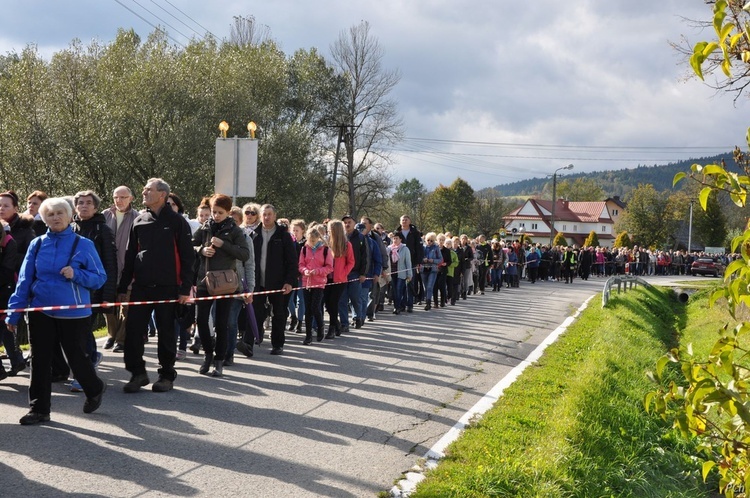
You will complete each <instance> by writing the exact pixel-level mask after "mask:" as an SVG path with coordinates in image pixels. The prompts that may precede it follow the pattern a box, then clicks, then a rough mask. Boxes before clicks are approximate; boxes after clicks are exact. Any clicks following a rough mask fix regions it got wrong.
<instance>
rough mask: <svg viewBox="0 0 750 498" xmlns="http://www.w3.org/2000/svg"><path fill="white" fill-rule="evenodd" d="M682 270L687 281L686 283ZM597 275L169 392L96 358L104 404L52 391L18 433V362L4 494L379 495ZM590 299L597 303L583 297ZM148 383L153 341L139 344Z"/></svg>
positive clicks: (479, 300)
mask: <svg viewBox="0 0 750 498" xmlns="http://www.w3.org/2000/svg"><path fill="white" fill-rule="evenodd" d="M688 278H689V277H688ZM603 284H604V279H596V278H594V279H593V280H589V281H588V282H583V281H581V280H576V281H575V283H574V284H572V285H566V284H563V283H558V282H541V283H537V284H534V285H531V284H529V283H527V282H522V283H521V287H520V288H518V289H506V288H503V289H502V291H501V292H487V293H486V295H484V296H480V295H477V296H471V297H469V299H467V300H466V301H461V302H460V303H459V304H458V305H456V306H454V307H452V306H450V305H449V306H448V307H447V308H445V309H439V310H435V309H433V310H432V311H429V312H425V311H422V310H421V308H415V312H414V313H412V314H405V313H404V314H402V315H400V316H394V315H392V314H391V313H390V310H389V308H386V310H387V311H386V312H383V313H380V314H378V315H377V320H376V321H375V322H367V323H366V324H365V326H364V327H363V328H362V329H360V330H354V329H352V332H351V333H350V334H348V335H344V336H342V337H339V338H336V339H335V340H333V341H323V342H322V343H315V342H314V343H313V344H312V345H311V346H303V345H302V339H303V335H302V334H295V333H292V332H288V333H287V346H286V347H285V354H284V355H283V356H271V355H269V354H268V353H269V345H268V342H269V341H266V342H264V343H263V345H262V346H261V347H258V348H256V355H255V357H254V358H253V359H245V358H244V357H241V355H240V356H238V357H237V361H236V363H235V366H234V367H227V368H225V370H224V372H225V376H224V377H223V378H221V379H216V378H210V377H205V376H201V375H198V373H197V370H198V367H199V365H200V363H201V357H199V356H197V355H192V354H189V356H188V359H187V360H186V361H182V362H178V363H177V370H178V378H177V381H176V383H175V390H173V391H171V392H168V393H154V392H151V390H150V386H147V387H146V388H145V389H144V390H143V391H142V392H140V393H137V394H125V393H123V392H122V386H123V384H124V383H125V382H126V381H127V380H128V378H129V377H128V374H127V372H126V371H125V369H124V366H123V360H122V355H120V354H116V353H111V352H105V358H104V361H103V363H102V364H101V366H100V367H99V371H100V375H101V376H102V378H103V379H105V380H106V381H107V383H108V385H109V389H108V391H107V393H106V394H105V396H104V401H103V403H102V406H101V408H100V409H99V410H98V411H97V412H95V413H94V414H91V415H85V414H83V412H82V405H83V401H84V397H83V394H80V393H79V394H76V393H71V392H70V391H69V388H68V387H67V386H66V385H64V384H54V385H53V399H52V402H53V406H52V414H51V417H52V420H51V422H49V423H47V424H43V425H38V426H30V427H24V426H20V425H19V424H18V419H19V417H20V416H21V415H23V414H24V413H26V411H27V406H28V405H27V392H28V371H26V372H23V373H22V374H20V375H19V376H18V377H15V378H8V379H6V380H4V381H0V404H1V406H2V408H1V409H0V483H2V493H3V494H5V493H8V494H11V493H13V494H16V493H18V494H20V495H25V496H35V497H42V496H65V495H74V496H107V497H109V496H117V497H136V496H168V495H176V496H204V495H213V496H226V495H237V496H264V497H265V496H293V497H305V496H327V497H362V496H376V495H377V493H378V492H380V491H384V490H388V489H390V488H391V487H392V486H393V483H394V482H395V481H396V480H398V479H399V478H400V477H401V474H402V473H403V472H406V471H407V470H409V469H410V468H411V467H412V466H413V465H414V464H415V463H416V462H417V461H418V460H419V459H420V458H421V457H423V456H424V455H425V453H427V451H428V450H429V449H430V447H431V446H432V445H433V444H435V442H436V441H437V440H439V439H440V438H441V437H442V436H443V435H444V434H445V433H446V432H447V431H448V430H449V429H450V428H451V427H453V425H454V424H455V423H456V421H458V420H459V418H461V416H462V415H463V414H464V413H465V412H466V411H467V410H468V409H469V408H471V407H472V406H473V405H474V404H475V403H476V402H477V401H478V400H479V399H480V398H481V397H482V396H483V395H484V394H485V393H486V392H487V391H488V390H490V389H491V388H492V386H494V385H495V384H496V383H497V382H498V381H499V380H500V379H501V378H502V377H503V376H504V375H505V374H507V373H508V372H509V371H510V370H511V369H512V368H513V367H514V366H515V365H517V364H518V363H519V362H520V361H521V360H523V359H524V358H525V357H526V356H527V355H528V354H529V353H530V352H531V351H533V350H534V348H536V346H537V345H538V344H539V343H541V342H542V341H543V340H544V338H545V337H546V336H547V335H548V334H549V333H550V332H551V331H553V330H554V329H555V328H556V327H557V326H558V325H559V324H560V323H561V322H562V321H563V320H564V319H565V318H566V317H568V316H570V315H571V314H572V313H573V312H574V311H575V310H576V309H577V308H578V307H579V306H580V304H581V303H582V302H583V301H585V300H586V299H587V298H588V297H590V296H591V295H592V294H594V293H596V292H600V291H601V289H602V286H603ZM592 305H599V304H598V302H597V301H592ZM146 352H147V363H148V369H149V375H150V377H151V380H152V381H154V380H156V378H157V375H156V347H155V344H154V341H153V340H152V341H151V343H150V344H148V345H147V347H146Z"/></svg>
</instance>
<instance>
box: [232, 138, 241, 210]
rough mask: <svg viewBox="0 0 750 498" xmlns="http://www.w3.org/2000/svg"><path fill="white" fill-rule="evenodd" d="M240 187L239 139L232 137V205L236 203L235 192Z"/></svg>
mask: <svg viewBox="0 0 750 498" xmlns="http://www.w3.org/2000/svg"><path fill="white" fill-rule="evenodd" d="M239 187H240V139H239V138H237V136H236V135H235V137H234V182H233V186H232V205H235V204H237V193H238V192H239Z"/></svg>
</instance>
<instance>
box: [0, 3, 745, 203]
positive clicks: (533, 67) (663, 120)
mask: <svg viewBox="0 0 750 498" xmlns="http://www.w3.org/2000/svg"><path fill="white" fill-rule="evenodd" d="M237 15H241V16H254V18H255V19H256V21H257V22H258V23H259V24H261V25H264V26H267V28H268V30H269V32H270V36H271V38H272V39H274V40H275V41H276V42H277V43H278V44H279V46H280V47H281V49H282V50H283V51H284V52H285V53H286V54H288V55H291V54H292V53H294V51H295V50H297V49H299V48H305V49H309V48H312V47H316V48H317V49H318V50H319V51H320V53H322V54H323V55H324V56H326V57H327V58H329V59H330V47H331V44H332V43H333V42H334V41H335V40H336V39H337V38H338V37H339V34H340V33H341V32H342V31H345V30H348V29H349V28H350V27H352V26H354V25H357V24H359V23H360V22H361V21H367V22H369V23H370V34H371V35H372V36H373V37H375V38H376V39H377V40H378V43H379V44H380V46H381V48H382V49H383V51H384V58H383V66H384V68H386V69H388V70H391V69H396V70H398V71H399V72H400V74H401V80H400V82H399V84H398V85H397V86H396V88H395V89H394V91H393V94H392V97H393V99H394V100H395V101H396V102H397V104H398V110H399V112H400V115H401V117H402V119H403V123H404V129H403V131H404V137H405V138H404V140H403V142H402V143H400V144H398V145H396V146H395V147H394V148H393V151H392V158H393V160H394V164H393V166H392V168H391V173H392V175H393V179H394V181H395V183H399V182H400V181H402V180H405V179H411V178H417V179H419V180H420V181H421V182H422V184H424V185H425V186H426V187H427V188H428V189H433V188H435V187H436V186H438V185H439V184H443V185H449V184H450V183H452V182H453V181H454V180H455V179H456V178H457V177H461V178H462V179H464V180H466V181H467V182H468V183H469V184H470V185H471V186H472V187H473V188H474V189H475V190H478V189H481V188H485V187H492V186H495V185H499V184H505V183H511V182H515V181H519V180H523V179H527V178H534V177H537V178H539V177H545V176H547V175H551V174H553V173H554V172H555V171H556V170H558V169H559V168H562V167H565V166H567V165H569V164H573V165H574V168H573V169H572V170H570V171H569V172H568V171H561V172H560V173H559V174H564V173H583V172H591V171H602V170H610V169H623V168H633V167H636V166H638V165H648V166H652V165H655V164H667V163H669V162H675V161H678V160H684V159H690V158H700V157H706V156H712V155H716V154H719V153H722V152H729V151H731V150H732V149H733V148H734V146H741V147H742V148H743V149H746V148H747V143H746V141H745V133H746V131H747V129H748V126H750V119H748V117H747V111H748V103H747V102H746V99H744V98H740V99H738V100H737V101H736V102H735V101H734V99H733V97H732V95H729V94H725V93H717V92H716V91H715V90H713V89H712V88H710V87H708V86H707V85H706V84H704V83H702V82H700V81H699V80H697V79H696V78H689V76H690V74H691V73H690V72H689V70H688V66H687V65H686V63H685V61H684V60H683V59H682V58H681V56H680V55H679V54H678V53H677V52H676V51H675V50H674V49H673V48H672V47H671V46H670V42H680V41H681V40H682V39H683V38H684V39H685V40H686V41H687V43H688V44H689V45H690V46H692V45H693V44H694V43H695V42H697V41H700V40H707V39H709V38H710V37H711V35H712V34H713V33H712V31H701V30H700V29H699V28H697V27H696V26H695V25H694V24H693V23H690V22H688V21H687V20H689V19H692V20H707V19H710V18H711V17H712V13H711V7H710V6H707V5H705V4H704V2H703V0H660V1H658V2H655V1H653V0H609V1H606V2H605V1H601V0H576V1H575V2H561V1H559V0H556V1H553V0H535V1H533V2H509V1H507V0H472V1H468V0H453V1H451V2H448V1H445V0H409V1H404V0H380V1H379V2H361V1H357V0H318V1H316V2H312V1H308V0H276V1H272V2H271V1H263V2H261V1H257V0H244V1H223V2H213V1H212V2H207V1H205V0H67V1H60V0H25V1H24V2H20V1H10V2H3V9H2V14H1V15H0V53H2V54H5V53H7V52H13V51H15V52H20V51H21V50H23V49H24V48H25V47H26V46H27V45H28V44H35V45H36V46H37V48H38V50H39V52H40V53H41V54H42V55H43V56H45V57H48V56H50V55H51V54H53V53H54V52H55V51H58V50H60V49H63V48H66V47H67V46H68V45H69V44H70V42H71V41H72V40H73V39H76V38H77V39H79V40H81V41H82V42H83V43H84V44H87V43H89V42H91V41H92V40H94V39H96V40H98V41H100V42H109V41H111V40H113V39H114V37H115V35H116V33H117V29H118V28H125V29H130V28H133V29H135V31H136V32H137V33H138V34H139V35H141V37H142V39H145V38H146V36H147V35H148V34H149V33H150V32H151V31H153V29H154V26H162V27H164V28H165V29H166V31H167V32H168V33H169V34H170V36H171V38H172V39H173V42H174V43H175V44H177V43H187V41H188V39H189V38H190V37H201V36H203V35H204V34H205V33H206V31H208V32H210V33H212V34H213V35H214V36H216V37H217V38H218V39H225V38H228V37H229V34H230V27H231V25H232V22H233V16H237ZM709 79H710V78H709Z"/></svg>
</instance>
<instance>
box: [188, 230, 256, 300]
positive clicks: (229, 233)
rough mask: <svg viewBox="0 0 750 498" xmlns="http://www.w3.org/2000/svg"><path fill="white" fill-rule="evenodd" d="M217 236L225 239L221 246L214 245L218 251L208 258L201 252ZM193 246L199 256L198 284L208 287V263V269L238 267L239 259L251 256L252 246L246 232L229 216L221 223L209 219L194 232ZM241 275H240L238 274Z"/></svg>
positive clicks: (243, 259) (198, 285)
mask: <svg viewBox="0 0 750 498" xmlns="http://www.w3.org/2000/svg"><path fill="white" fill-rule="evenodd" d="M212 237H216V238H219V239H221V240H223V241H224V244H223V245H222V246H221V247H214V249H216V252H215V253H214V255H213V257H211V258H208V257H206V256H203V255H202V254H201V251H202V250H203V248H204V247H210V246H211V238H212ZM192 244H193V248H194V249H195V257H196V258H198V268H197V271H196V275H195V278H196V285H197V287H199V288H203V289H205V288H206V280H205V277H206V265H208V270H231V269H236V268H237V261H247V260H248V258H250V246H249V245H248V243H247V238H246V237H245V233H244V232H243V231H242V229H241V228H240V227H238V226H237V225H236V224H235V222H234V219H233V218H232V217H231V216H228V217H227V218H226V219H225V220H224V221H222V222H221V223H216V222H214V221H213V220H208V221H207V222H206V223H204V224H203V226H202V227H200V228H199V229H198V230H196V231H195V234H193V241H192ZM238 276H239V275H238Z"/></svg>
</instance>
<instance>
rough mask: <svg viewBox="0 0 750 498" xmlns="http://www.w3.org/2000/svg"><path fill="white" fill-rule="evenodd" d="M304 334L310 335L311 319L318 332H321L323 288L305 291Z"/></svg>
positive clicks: (322, 322)
mask: <svg viewBox="0 0 750 498" xmlns="http://www.w3.org/2000/svg"><path fill="white" fill-rule="evenodd" d="M304 296H305V332H306V333H308V334H309V333H312V323H313V318H315V325H316V326H317V328H318V330H322V329H323V327H324V324H325V322H324V321H323V288H322V287H316V288H312V289H305V292H304Z"/></svg>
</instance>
